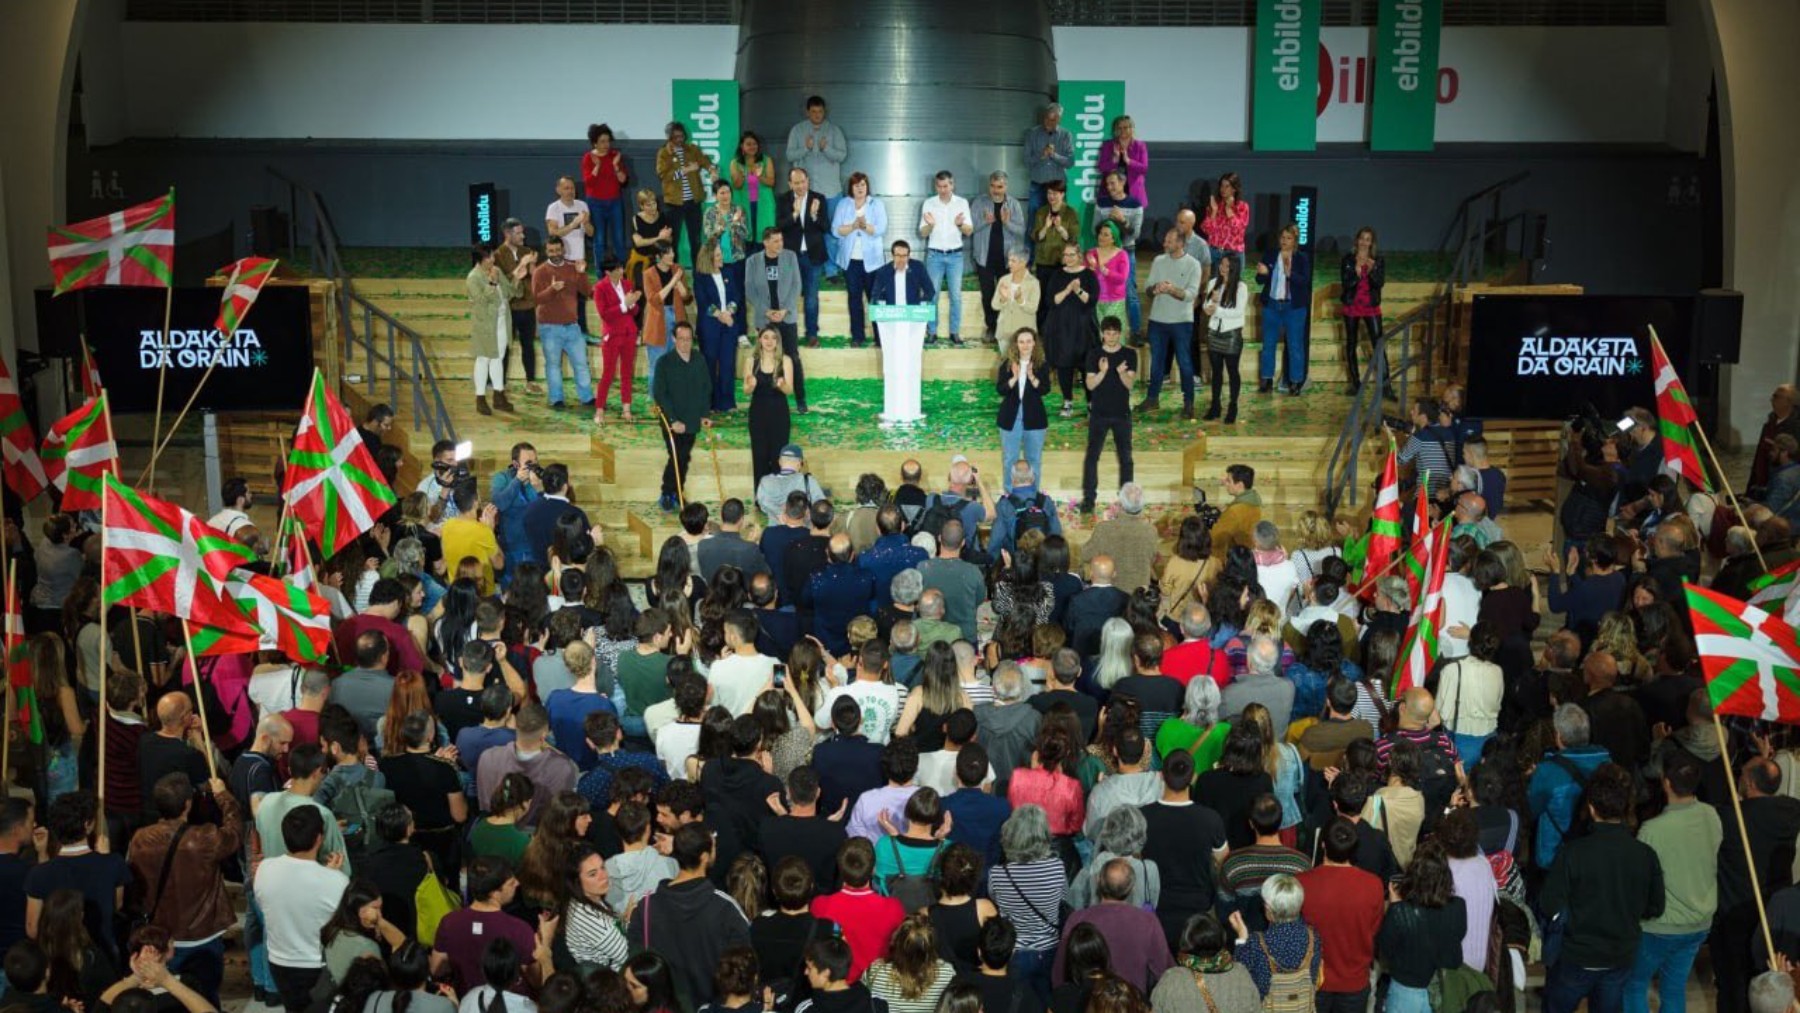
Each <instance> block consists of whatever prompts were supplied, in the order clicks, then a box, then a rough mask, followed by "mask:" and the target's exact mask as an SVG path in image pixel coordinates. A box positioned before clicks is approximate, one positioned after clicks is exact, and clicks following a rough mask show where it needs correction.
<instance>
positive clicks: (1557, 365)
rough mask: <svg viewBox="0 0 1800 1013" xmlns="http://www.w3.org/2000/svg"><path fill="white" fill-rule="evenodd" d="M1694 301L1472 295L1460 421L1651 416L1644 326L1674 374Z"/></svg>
mask: <svg viewBox="0 0 1800 1013" xmlns="http://www.w3.org/2000/svg"><path fill="white" fill-rule="evenodd" d="M1692 319H1693V300H1692V299H1691V298H1688V297H1682V296H1641V297H1640V296H1600V295H1559V296H1528V295H1477V296H1476V297H1475V300H1474V308H1473V312H1472V315H1471V324H1470V337H1469V391H1468V394H1469V400H1468V414H1470V415H1472V416H1475V417H1477V418H1489V419H1538V420H1544V421H1549V420H1553V419H1566V418H1570V417H1571V416H1574V415H1576V414H1577V413H1579V412H1580V411H1582V409H1583V408H1584V407H1585V406H1587V405H1589V404H1592V405H1593V406H1594V408H1595V409H1596V410H1598V411H1599V413H1600V415H1601V417H1602V418H1608V419H1616V418H1618V417H1619V416H1620V415H1622V414H1624V412H1625V409H1627V408H1632V407H1638V408H1648V409H1650V410H1651V411H1655V410H1656V387H1655V375H1654V373H1653V372H1652V367H1651V360H1650V328H1651V327H1653V326H1654V327H1655V328H1656V333H1657V336H1658V337H1659V338H1661V339H1662V344H1663V350H1664V351H1665V352H1667V353H1668V355H1669V359H1670V361H1671V362H1673V363H1674V364H1675V366H1676V368H1677V369H1680V368H1681V366H1682V364H1683V363H1685V362H1686V361H1687V351H1688V333H1689V325H1690V323H1691V321H1692Z"/></svg>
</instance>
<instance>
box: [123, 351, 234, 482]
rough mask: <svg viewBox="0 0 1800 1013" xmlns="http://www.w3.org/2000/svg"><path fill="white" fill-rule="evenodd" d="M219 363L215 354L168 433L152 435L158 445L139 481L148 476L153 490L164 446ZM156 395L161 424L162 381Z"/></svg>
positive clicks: (185, 416)
mask: <svg viewBox="0 0 1800 1013" xmlns="http://www.w3.org/2000/svg"><path fill="white" fill-rule="evenodd" d="M218 365H219V360H218V357H217V356H216V355H215V356H214V357H213V361H212V363H211V364H209V365H208V366H207V367H206V372H204V373H202V374H200V382H199V383H197V384H195V385H194V389H193V391H192V392H191V393H190V394H188V399H187V403H186V404H184V405H182V406H181V411H180V412H178V413H177V414H176V416H175V421H174V422H173V423H171V424H170V425H169V431H168V433H167V434H166V435H165V434H161V433H160V431H159V432H158V434H156V435H153V436H152V437H151V438H152V439H153V440H155V441H156V445H155V448H154V449H153V450H151V451H150V464H149V466H147V467H146V468H145V469H144V474H143V475H140V476H138V482H139V483H142V482H143V481H144V479H145V478H148V479H149V480H150V489H151V490H152V491H155V488H156V461H157V458H159V457H161V456H162V452H163V450H164V448H166V447H167V446H168V445H169V444H170V443H171V442H173V441H174V439H175V431H176V430H178V429H180V428H181V423H182V422H184V421H185V420H186V419H187V414H188V409H190V408H192V407H194V401H195V400H196V399H198V398H199V397H200V390H201V388H203V387H205V386H206V381H208V380H210V379H212V375H213V370H214V369H216V368H217V367H218ZM156 397H157V408H156V412H157V415H156V420H157V422H158V423H159V424H160V423H161V422H162V384H161V383H160V381H159V382H158V384H157V390H156Z"/></svg>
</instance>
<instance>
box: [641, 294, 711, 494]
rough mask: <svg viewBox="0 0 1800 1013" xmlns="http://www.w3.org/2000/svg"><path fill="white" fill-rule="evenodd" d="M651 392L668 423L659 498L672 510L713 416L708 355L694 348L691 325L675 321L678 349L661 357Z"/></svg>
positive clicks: (676, 347)
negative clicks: (698, 441)
mask: <svg viewBox="0 0 1800 1013" xmlns="http://www.w3.org/2000/svg"><path fill="white" fill-rule="evenodd" d="M650 396H651V397H652V398H654V399H655V401H656V410H657V411H658V412H660V413H661V414H662V417H663V419H664V421H665V422H666V424H667V425H668V427H669V428H668V431H667V434H666V435H667V439H668V444H669V463H668V464H667V465H666V466H665V467H664V468H663V480H662V499H660V500H658V501H657V502H658V503H659V505H661V507H662V508H663V511H664V512H670V511H673V510H674V509H675V507H676V505H677V504H678V503H679V502H680V500H679V499H678V498H677V497H676V491H677V486H678V485H680V483H681V478H682V476H685V475H686V474H687V473H688V458H689V457H690V456H692V454H693V452H694V440H695V439H696V438H697V437H698V436H699V435H700V430H702V429H711V428H712V419H710V418H707V412H708V411H710V410H711V408H712V375H711V373H710V372H708V370H707V368H706V357H705V356H703V355H701V354H700V353H699V352H698V351H695V350H694V328H693V327H692V326H691V325H689V324H686V323H679V324H676V325H675V351H674V353H673V354H671V355H665V356H663V358H662V359H660V360H658V362H657V364H656V376H655V377H654V378H653V379H652V380H651V382H650Z"/></svg>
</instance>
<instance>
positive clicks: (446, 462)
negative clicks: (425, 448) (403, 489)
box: [416, 440, 469, 524]
mask: <svg viewBox="0 0 1800 1013" xmlns="http://www.w3.org/2000/svg"><path fill="white" fill-rule="evenodd" d="M459 474H460V475H462V476H464V477H466V476H467V475H468V474H469V469H468V466H467V465H463V464H460V463H459V462H458V461H457V460H456V441H454V440H439V441H437V442H436V443H433V444H432V445H431V470H429V471H427V472H426V473H425V477H424V478H421V479H419V488H418V489H417V490H416V491H417V492H422V493H424V494H425V501H426V503H427V509H429V508H430V507H438V508H440V509H441V511H442V512H441V513H439V514H438V517H437V523H439V524H442V523H443V522H444V521H447V520H449V519H450V518H452V517H455V516H456V503H455V502H454V501H453V500H452V499H451V495H450V493H451V490H452V488H453V487H454V486H455V485H456V479H457V477H458V475H459Z"/></svg>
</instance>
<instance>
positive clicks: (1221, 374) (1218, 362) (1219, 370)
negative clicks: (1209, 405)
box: [1206, 349, 1244, 404]
mask: <svg viewBox="0 0 1800 1013" xmlns="http://www.w3.org/2000/svg"><path fill="white" fill-rule="evenodd" d="M1206 357H1207V358H1208V359H1210V360H1212V399H1213V404H1218V403H1219V387H1220V381H1221V380H1223V379H1225V374H1226V373H1230V374H1231V403H1232V404H1237V399H1238V360H1239V359H1241V358H1243V357H1244V352H1243V350H1242V349H1239V350H1238V351H1236V352H1233V353H1232V354H1230V355H1226V354H1225V353H1224V352H1212V351H1209V352H1207V353H1206Z"/></svg>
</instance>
